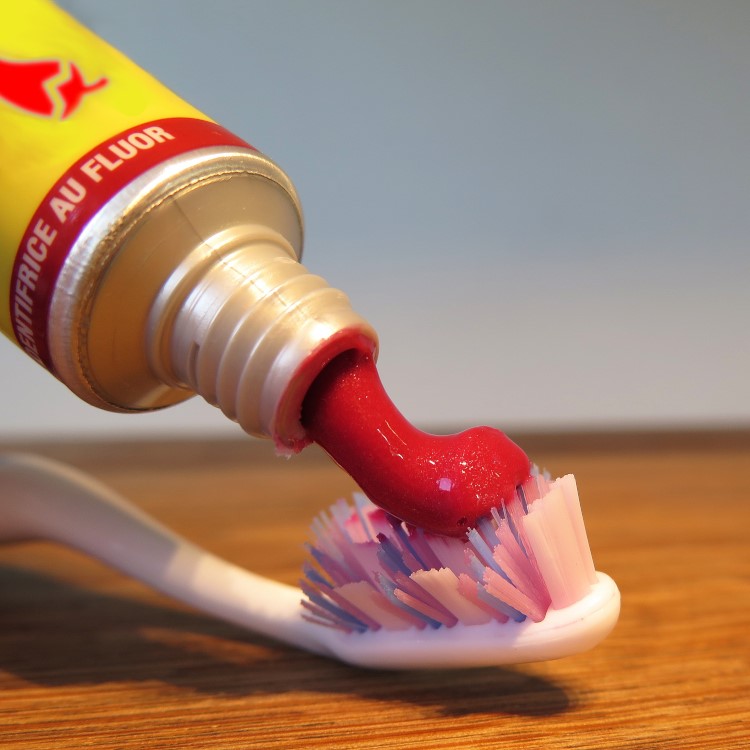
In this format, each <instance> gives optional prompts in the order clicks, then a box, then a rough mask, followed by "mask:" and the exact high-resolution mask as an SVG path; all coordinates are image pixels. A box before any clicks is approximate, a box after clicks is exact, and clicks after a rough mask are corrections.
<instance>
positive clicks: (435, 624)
mask: <svg viewBox="0 0 750 750" xmlns="http://www.w3.org/2000/svg"><path fill="white" fill-rule="evenodd" d="M378 584H379V585H380V588H381V590H382V591H383V593H384V594H385V596H386V597H387V598H388V601H390V602H391V603H392V604H395V605H396V606H397V607H399V608H400V609H403V610H404V611H405V612H408V613H409V614H411V615H413V616H414V617H418V618H419V619H420V620H422V622H424V623H426V624H427V625H429V626H430V627H431V628H433V629H435V630H437V629H438V628H439V627H441V626H442V624H443V623H441V622H439V621H438V620H434V619H433V618H432V617H429V616H427V615H426V614H424V613H423V612H420V611H419V610H417V609H414V608H413V607H410V606H409V605H408V604H406V603H405V602H402V601H401V600H400V599H399V598H398V597H397V596H396V589H397V588H398V586H396V584H395V583H393V581H389V580H388V579H387V578H386V577H385V576H383V575H378Z"/></svg>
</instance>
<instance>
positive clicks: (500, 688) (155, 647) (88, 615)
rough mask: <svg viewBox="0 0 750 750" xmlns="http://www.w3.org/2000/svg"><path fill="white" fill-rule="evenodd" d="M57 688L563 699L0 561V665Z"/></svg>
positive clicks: (429, 700)
mask: <svg viewBox="0 0 750 750" xmlns="http://www.w3.org/2000/svg"><path fill="white" fill-rule="evenodd" d="M2 671H5V672H6V673H8V674H10V675H15V676H16V677H18V678H20V679H22V680H23V681H24V682H27V683H32V684H37V685H46V686H50V687H59V686H65V685H71V684H92V683H94V684H105V683H107V682H110V681H114V680H117V681H123V680H124V681H130V682H141V681H144V682H145V681H161V682H164V683H168V684H169V685H172V686H174V687H178V688H187V689H190V690H194V691H198V692H201V693H205V694H213V695H216V696H219V697H220V696H222V695H232V696H237V695H253V694H263V695H267V694H283V693H289V692H292V691H294V690H305V691H317V692H320V693H325V694H334V695H358V696H360V697H362V698H365V699H370V700H376V701H379V702H393V701H397V702H400V703H406V704H412V705H415V706H419V707H424V708H429V709H430V710H437V711H439V712H440V714H441V715H444V716H449V717H456V716H469V715H472V714H477V713H493V714H506V715H524V716H550V715H554V714H559V713H562V712H565V711H567V710H568V709H570V708H572V699H571V698H570V696H569V695H568V693H567V691H566V690H565V688H564V687H562V686H561V685H560V684H558V683H556V682H555V681H553V680H551V679H548V678H543V677H540V676H537V675H533V674H530V673H528V672H526V671H523V670H522V669H509V668H484V669H465V670H450V671H443V670H441V671H424V672H422V671H411V672H409V671H407V672H401V673H398V679H394V673H393V672H388V671H377V670H375V671H372V670H364V669H359V668H355V667H349V666H347V665H344V664H341V663H339V662H335V661H331V660H328V659H324V658H322V657H317V656H314V655H311V654H308V653H306V652H303V651H298V650H296V649H293V648H290V647H286V646H283V645H279V644H278V643H276V642H274V641H271V640H268V639H265V638H262V637H260V636H257V635H255V634H249V633H246V632H244V631H242V630H241V629H239V628H236V627H233V626H232V625H229V624H226V623H223V622H220V621H218V620H215V619H213V618H210V617H207V616H204V615H202V614H200V613H196V612H192V611H188V610H181V609H172V608H169V607H167V606H159V605H158V604H153V605H152V604H147V603H144V602H142V601H138V600H135V599H127V598H124V597H121V596H118V595H114V594H102V593H100V592H95V591H91V590H89V589H85V588H81V587H78V586H75V585H73V584H70V583H67V582H63V581H59V580H57V579H55V578H52V577H48V576H47V575H45V574H42V573H38V572H36V571H32V570H29V569H26V568H20V567H15V566H12V565H2V564H0V672H2Z"/></svg>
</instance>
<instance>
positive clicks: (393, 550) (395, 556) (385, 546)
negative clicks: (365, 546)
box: [378, 534, 411, 576]
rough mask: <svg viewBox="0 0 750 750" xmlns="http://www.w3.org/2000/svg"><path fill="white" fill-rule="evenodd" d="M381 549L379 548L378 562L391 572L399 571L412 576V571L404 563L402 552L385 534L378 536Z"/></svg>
mask: <svg viewBox="0 0 750 750" xmlns="http://www.w3.org/2000/svg"><path fill="white" fill-rule="evenodd" d="M378 541H379V542H380V547H379V548H378V560H380V562H381V564H382V565H383V567H385V568H388V569H390V570H398V571H400V572H401V573H403V574H404V575H406V576H408V575H411V570H409V568H408V566H407V565H406V563H405V562H404V559H403V557H402V556H401V552H400V551H399V550H398V548H397V547H396V545H395V544H394V543H393V542H392V541H391V540H390V539H389V538H388V537H387V536H385V534H378Z"/></svg>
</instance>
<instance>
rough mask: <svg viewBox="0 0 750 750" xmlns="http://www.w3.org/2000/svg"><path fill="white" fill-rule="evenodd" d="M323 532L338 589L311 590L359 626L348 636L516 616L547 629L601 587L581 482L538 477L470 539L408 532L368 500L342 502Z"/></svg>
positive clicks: (323, 556)
mask: <svg viewBox="0 0 750 750" xmlns="http://www.w3.org/2000/svg"><path fill="white" fill-rule="evenodd" d="M314 530H315V533H316V535H317V539H316V546H317V550H316V552H317V557H318V559H319V561H320V564H321V567H322V568H323V570H324V571H325V572H326V574H327V575H328V576H329V577H330V579H331V581H332V584H331V585H330V587H329V586H328V585H327V584H326V585H324V584H323V583H322V580H321V582H319V583H316V582H315V580H309V581H308V583H309V585H310V587H311V589H312V590H313V591H315V592H316V593H315V595H316V596H317V597H319V598H320V601H325V600H328V601H330V602H331V604H332V611H333V612H334V613H335V612H336V611H337V610H338V611H341V612H346V613H347V615H348V616H349V617H353V618H355V619H357V620H358V621H359V623H360V625H355V626H350V625H347V623H342V625H341V628H342V629H347V628H348V629H354V630H356V629H360V628H361V627H367V628H370V629H376V628H377V627H380V626H382V627H384V628H386V629H392V628H399V629H400V628H404V627H417V628H424V627H426V626H431V627H438V626H442V627H452V626H453V625H455V624H456V623H457V622H462V623H465V624H478V623H480V622H487V621H488V620H489V618H493V619H495V620H498V621H500V622H505V621H507V619H508V617H507V615H511V616H512V617H513V619H519V618H522V617H523V616H524V615H525V616H527V617H529V618H530V619H532V620H535V621H539V620H541V619H543V618H544V617H545V615H546V612H547V609H548V608H549V606H550V603H551V602H552V606H555V607H559V606H566V605H565V604H561V602H568V603H572V602H574V601H577V600H578V599H579V598H581V597H582V596H585V594H586V593H587V592H588V590H589V588H590V585H591V583H592V582H593V580H595V579H594V567H593V561H592V560H591V553H590V550H589V548H588V541H587V539H586V535H585V527H584V525H583V518H582V515H581V511H580V505H579V503H578V496H577V491H576V488H575V482H574V480H573V479H572V477H570V478H567V477H566V478H564V479H563V480H557V481H556V482H550V480H549V477H548V476H547V475H544V474H540V473H539V472H537V471H535V472H534V474H533V476H532V477H530V479H529V480H528V481H527V482H525V483H524V485H523V487H522V488H519V491H518V493H517V495H516V496H515V497H512V498H510V499H509V500H508V501H507V502H505V503H504V506H503V507H498V508H495V509H493V510H492V513H491V514H490V515H489V516H488V517H486V518H485V519H482V520H481V521H480V523H479V524H478V528H477V530H476V531H473V532H472V534H473V536H472V534H470V535H469V538H468V540H467V539H464V540H461V539H457V538H449V537H438V536H434V535H431V534H428V533H425V532H424V531H423V530H422V529H418V528H414V527H407V526H405V525H401V524H399V523H398V522H397V521H395V519H393V518H392V517H390V516H388V515H387V514H385V513H384V512H383V511H381V510H379V509H376V508H375V507H374V506H372V505H369V504H368V502H367V501H366V500H363V499H360V498H358V500H357V506H356V508H354V509H353V508H352V507H351V506H350V505H349V504H347V503H345V502H339V503H338V504H337V505H336V506H335V508H334V510H333V511H331V514H330V516H325V517H324V518H323V519H322V520H320V521H319V522H316V523H315V524H314ZM475 544H476V545H479V546H477V547H476V548H475V547H474V545H475ZM495 566H497V568H496V569H495ZM499 571H503V574H504V575H501V574H500V572H499ZM311 575H312V573H311ZM506 575H507V577H508V579H509V580H507V579H506V578H505V577H504V576H506ZM313 579H314V576H313ZM342 589H344V591H343V592H342ZM504 610H505V611H504ZM519 613H520V614H519ZM315 617H316V618H317V619H319V620H325V621H330V620H331V618H332V617H334V618H335V614H334V615H332V614H331V613H330V612H327V611H326V612H322V611H316V612H315Z"/></svg>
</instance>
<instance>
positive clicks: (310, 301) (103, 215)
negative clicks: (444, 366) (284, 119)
mask: <svg viewBox="0 0 750 750" xmlns="http://www.w3.org/2000/svg"><path fill="white" fill-rule="evenodd" d="M0 163H1V164H2V167H1V168H0V194H1V195H2V196H3V198H2V200H1V201H0V328H2V330H3V332H4V333H5V334H6V335H7V336H8V337H9V338H11V339H12V340H13V341H15V342H16V343H17V344H18V345H19V346H20V348H21V349H23V350H24V351H25V352H26V353H27V354H28V355H29V356H31V357H32V358H33V359H34V360H36V361H37V362H38V363H39V364H41V365H42V366H44V367H46V368H47V369H48V370H50V371H51V372H52V373H53V374H54V375H56V376H57V377H58V378H59V379H60V380H61V381H62V382H63V383H65V384H66V385H67V386H68V387H69V388H70V389H71V390H72V391H74V392H75V393H76V394H77V395H78V396H80V397H81V398H82V399H84V400H85V401H87V402H89V403H91V404H94V405H96V406H99V407H102V408H106V409H109V410H114V411H139V410H148V409H156V408H161V407H164V406H169V405H171V404H174V403H177V402H179V401H182V400H184V399H185V398H188V397H189V396H191V395H193V394H196V393H197V394H200V395H202V396H203V397H204V398H206V399H207V400H208V401H209V402H211V403H213V404H215V405H217V406H219V407H220V408H221V409H222V410H223V411H224V412H225V414H227V416H228V417H230V418H231V419H234V420H236V421H238V422H239V423H240V425H241V426H242V427H243V429H245V430H246V431H247V432H249V433H250V434H254V435H259V436H266V437H272V438H273V439H274V440H275V441H276V444H277V446H278V447H279V449H280V450H282V451H296V450H298V449H299V448H300V447H302V446H303V445H304V444H305V443H306V442H307V439H306V436H305V431H304V429H303V427H302V426H301V424H300V421H299V410H300V405H301V402H302V399H303V397H304V394H305V392H306V390H307V388H308V386H309V385H310V383H311V382H312V380H313V379H314V378H315V376H316V375H317V373H318V372H319V371H320V370H321V369H322V367H323V366H324V365H325V364H326V363H327V362H328V361H330V360H331V359H332V358H333V357H334V356H336V355H337V354H339V353H341V352H343V351H345V350H347V349H359V350H362V351H365V352H375V350H376V348H377V338H376V335H375V332H374V331H373V330H372V328H371V327H370V326H369V324H368V323H367V322H366V321H365V320H363V319H362V318H361V317H360V316H358V315H357V314H356V313H355V312H354V311H353V310H352V309H351V306H350V304H349V301H348V299H347V298H346V296H345V295H343V294H342V293H341V292H339V291H337V290H335V289H332V288H330V287H329V286H328V285H327V284H326V283H325V282H324V281H323V280H322V279H320V278H319V277H317V276H313V275H312V274H310V273H309V272H307V270H306V269H305V268H304V267H303V266H301V265H300V263H299V258H300V255H301V252H302V240H303V225H302V213H301V208H300V204H299V199H298V197H297V194H296V191H295V189H294V186H293V185H292V183H291V181H290V180H289V178H288V177H287V175H286V174H285V173H284V172H283V171H282V170H281V169H280V168H279V167H278V166H277V165H276V164H275V163H274V162H272V161H271V160H270V159H268V158H267V157H266V156H264V155H263V154H261V153H260V152H259V151H257V150H256V149H254V148H253V147H252V146H250V145H249V144H248V143H246V142H245V141H244V140H242V139H241V138H239V137H237V136H236V135H233V134H232V133H230V132H229V131H227V130H225V129H224V128H222V127H221V126H220V125H218V124H216V123H215V122H214V121H213V120H211V119H210V118H209V117H207V116H206V115H204V114H202V113H201V112H199V111H198V110H196V109H195V108H194V107H192V106H191V105H189V104H187V103H186V102H184V101H183V100H181V99H180V98H179V97H178V96H176V95H175V94H174V93H172V92H171V91H169V90H168V89H166V88H165V87H164V86H162V85H161V84H160V83H159V82H157V81H156V80H155V79H154V78H152V77H151V76H150V75H149V74H148V73H146V72H144V71H143V70H141V69H140V68H139V67H137V66H136V65H135V64H134V63H132V62H131V61H130V60H128V59H127V58H126V57H124V56H123V55H122V54H121V53H119V52H118V51H116V50H115V49H113V48H112V47H110V46H109V45H108V44H107V43H106V42H104V41H103V40H101V39H100V38H98V37H97V36H96V35H95V34H93V33H92V32H90V31H89V30H87V29H86V28H84V27H83V26H81V25H80V24H78V23H77V22H76V21H75V20H74V19H72V18H71V17H70V16H68V15H67V14H65V13H64V12H62V11H61V10H60V9H59V8H57V7H56V6H55V5H54V4H53V3H51V2H48V1H47V0H25V2H24V3H12V4H10V6H9V8H7V9H6V10H4V12H3V23H2V26H1V27H0Z"/></svg>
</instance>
